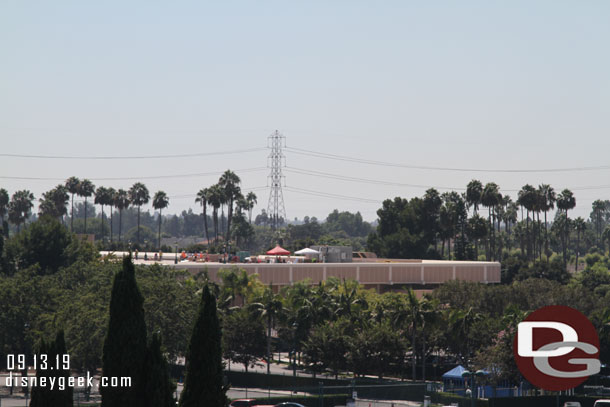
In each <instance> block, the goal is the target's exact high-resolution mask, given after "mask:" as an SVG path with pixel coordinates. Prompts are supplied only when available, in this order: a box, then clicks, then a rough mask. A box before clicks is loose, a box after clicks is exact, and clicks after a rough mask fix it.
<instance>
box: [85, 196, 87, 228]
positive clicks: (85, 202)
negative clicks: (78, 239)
mask: <svg viewBox="0 0 610 407" xmlns="http://www.w3.org/2000/svg"><path fill="white" fill-rule="evenodd" d="M85 234H87V197H85Z"/></svg>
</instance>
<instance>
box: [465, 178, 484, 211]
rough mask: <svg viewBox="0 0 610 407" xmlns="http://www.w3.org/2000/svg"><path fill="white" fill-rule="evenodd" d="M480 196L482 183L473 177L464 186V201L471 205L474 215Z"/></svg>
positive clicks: (477, 209) (481, 194) (479, 202)
mask: <svg viewBox="0 0 610 407" xmlns="http://www.w3.org/2000/svg"><path fill="white" fill-rule="evenodd" d="M482 196H483V184H481V181H479V180H476V179H473V180H472V181H470V182H469V183H468V185H467V186H466V202H468V205H469V206H472V207H473V209H474V214H475V215H476V214H477V212H478V211H479V205H480V204H481V198H482Z"/></svg>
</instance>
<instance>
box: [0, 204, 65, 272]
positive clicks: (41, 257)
mask: <svg viewBox="0 0 610 407" xmlns="http://www.w3.org/2000/svg"><path fill="white" fill-rule="evenodd" d="M71 242H72V237H71V236H70V234H69V233H68V231H66V229H65V228H64V227H63V226H62V225H61V223H59V221H57V219H55V218H53V217H50V216H43V217H42V218H40V219H39V220H38V221H36V222H33V223H32V224H31V225H30V227H29V228H27V229H26V230H24V231H23V232H21V233H20V234H19V235H18V236H17V237H14V238H13V239H11V240H10V241H9V247H8V251H9V256H10V258H12V259H13V260H14V261H15V263H16V267H17V268H27V267H30V266H33V265H35V264H38V265H39V266H40V269H41V271H42V273H44V274H52V273H55V272H57V270H58V269H59V268H60V267H62V266H65V265H67V264H69V263H68V262H69V260H70V259H69V256H68V253H67V248H68V246H69V245H70V244H71Z"/></svg>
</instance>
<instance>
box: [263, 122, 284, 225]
mask: <svg viewBox="0 0 610 407" xmlns="http://www.w3.org/2000/svg"><path fill="white" fill-rule="evenodd" d="M285 146H286V137H284V136H283V135H281V134H280V133H279V132H278V131H277V130H276V131H275V132H274V133H273V134H271V135H270V136H269V137H268V138H267V147H268V148H270V149H271V152H270V153H269V157H268V161H267V166H268V167H269V168H270V169H271V172H270V173H269V177H268V178H269V180H270V183H271V191H270V193H269V203H268V204H267V214H268V216H269V217H270V219H271V228H272V229H273V230H277V228H278V226H279V225H280V222H281V221H285V220H286V207H285V206H284V194H283V193H282V180H283V179H284V174H283V173H282V166H284V165H285V162H286V156H285V155H284V153H283V151H282V148H283V147H285Z"/></svg>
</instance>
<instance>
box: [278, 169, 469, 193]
mask: <svg viewBox="0 0 610 407" xmlns="http://www.w3.org/2000/svg"><path fill="white" fill-rule="evenodd" d="M286 171H288V172H293V173H295V174H302V175H309V176H314V177H321V178H329V179H337V180H342V181H351V182H359V183H366V184H375V185H379V184H382V185H390V186H397V187H409V188H425V189H428V188H436V189H448V190H461V191H465V190H466V188H463V187H460V188H454V187H443V186H434V185H419V184H405V183H401V182H392V181H384V180H378V179H370V178H359V177H350V176H346V175H339V174H331V173H328V172H321V171H314V170H306V169H302V168H295V167H286Z"/></svg>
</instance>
